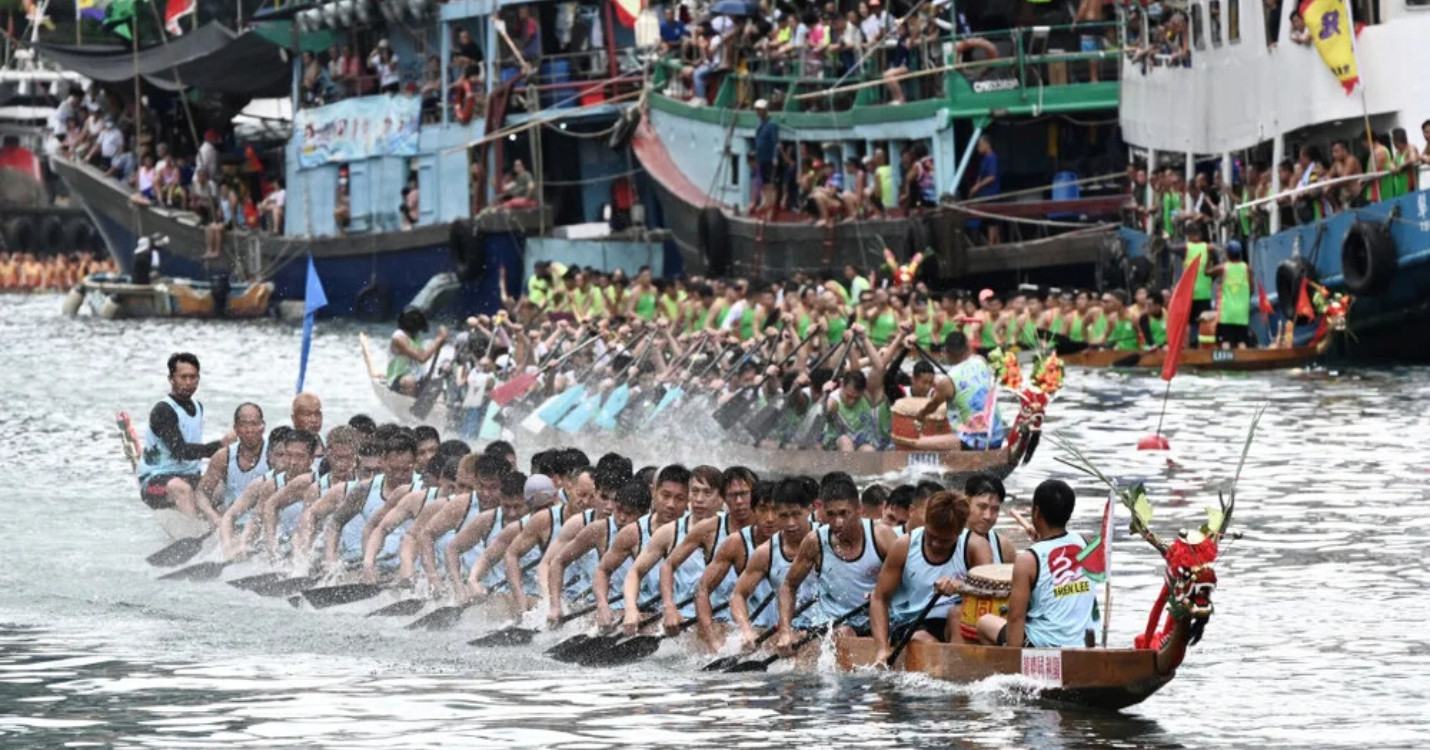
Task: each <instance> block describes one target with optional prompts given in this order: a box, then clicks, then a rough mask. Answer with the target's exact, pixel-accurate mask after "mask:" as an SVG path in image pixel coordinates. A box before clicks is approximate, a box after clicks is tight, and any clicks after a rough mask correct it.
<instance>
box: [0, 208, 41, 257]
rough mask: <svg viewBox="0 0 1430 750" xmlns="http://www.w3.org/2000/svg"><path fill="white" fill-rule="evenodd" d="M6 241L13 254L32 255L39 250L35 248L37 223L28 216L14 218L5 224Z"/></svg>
mask: <svg viewBox="0 0 1430 750" xmlns="http://www.w3.org/2000/svg"><path fill="white" fill-rule="evenodd" d="M5 240H6V241H7V242H9V244H10V251H11V252H15V253H32V252H34V251H35V250H37V249H39V248H37V247H35V243H36V234H35V222H33V221H31V220H30V217H28V216H12V217H10V218H9V219H8V220H7V221H6V222H5Z"/></svg>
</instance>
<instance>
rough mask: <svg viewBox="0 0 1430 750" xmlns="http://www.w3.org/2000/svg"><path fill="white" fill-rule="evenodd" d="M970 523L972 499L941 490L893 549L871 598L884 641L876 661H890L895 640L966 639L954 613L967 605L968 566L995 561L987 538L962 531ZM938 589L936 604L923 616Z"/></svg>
mask: <svg viewBox="0 0 1430 750" xmlns="http://www.w3.org/2000/svg"><path fill="white" fill-rule="evenodd" d="M967 521H968V498H967V497H965V496H964V495H963V494H962V493H957V492H939V493H938V494H936V495H934V496H933V497H932V498H931V499H930V500H929V501H928V507H927V508H925V510H924V525H923V526H921V527H919V528H917V529H914V530H913V532H912V533H910V534H908V535H907V536H902V537H899V539H898V541H896V542H894V546H893V547H892V548H890V549H889V555H888V557H886V558H884V565H883V567H882V568H881V569H880V571H879V582H878V583H877V584H875V586H874V593H873V595H872V596H870V597H869V624H870V629H871V630H872V633H873V636H874V640H875V642H877V643H878V644H879V652H878V655H877V656H875V657H874V660H875V661H876V662H885V661H887V660H888V658H889V651H890V647H889V642H890V640H896V641H901V640H903V639H904V638H905V637H912V639H913V640H917V641H927V642H934V641H952V642H956V643H957V642H962V640H963V639H962V637H961V636H960V635H959V634H958V620H957V618H950V617H949V613H950V612H957V611H958V607H959V606H960V605H961V604H962V598H961V596H960V592H961V591H962V584H963V579H964V577H966V576H967V575H968V571H969V569H970V568H971V567H974V566H977V565H986V564H987V563H988V562H990V561H991V559H992V552H991V551H990V550H989V548H988V541H987V540H986V539H984V538H983V537H980V536H970V535H968V534H964V533H963V530H964V524H965V523H967ZM935 592H937V597H938V598H937V599H936V600H935V601H934V604H933V608H932V609H929V610H928V613H927V615H926V616H925V617H923V619H920V615H921V614H922V613H923V612H924V607H925V605H926V604H927V603H928V602H929V599H930V598H931V597H933V596H934V593H935ZM891 625H892V628H891V627H890V626H891ZM910 630H912V631H913V633H912V636H910V634H909V631H910Z"/></svg>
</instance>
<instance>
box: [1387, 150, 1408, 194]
mask: <svg viewBox="0 0 1430 750" xmlns="http://www.w3.org/2000/svg"><path fill="white" fill-rule="evenodd" d="M1390 163H1391V165H1392V166H1394V167H1395V168H1396V169H1400V168H1401V167H1402V166H1404V165H1405V154H1402V153H1400V152H1399V151H1394V150H1392V151H1391V154H1390ZM1394 180H1395V188H1394V193H1393V195H1392V197H1396V198H1398V197H1400V196H1402V195H1409V194H1410V173H1409V172H1402V173H1400V174H1397V175H1395V176H1394Z"/></svg>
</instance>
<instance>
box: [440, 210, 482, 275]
mask: <svg viewBox="0 0 1430 750" xmlns="http://www.w3.org/2000/svg"><path fill="white" fill-rule="evenodd" d="M447 243H448V251H449V252H450V253H451V256H452V273H455V274H457V278H458V279H459V280H461V281H464V282H465V281H472V280H474V279H479V278H481V277H482V276H483V275H484V274H485V273H486V272H487V253H486V245H485V243H483V242H482V234H481V230H479V229H477V224H476V222H475V221H473V220H471V219H458V220H456V221H454V222H452V227H451V229H450V230H448V234H447Z"/></svg>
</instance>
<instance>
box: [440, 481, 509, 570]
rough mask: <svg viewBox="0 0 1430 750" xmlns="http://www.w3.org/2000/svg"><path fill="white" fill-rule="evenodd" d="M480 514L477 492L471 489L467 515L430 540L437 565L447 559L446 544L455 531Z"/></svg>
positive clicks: (448, 543)
mask: <svg viewBox="0 0 1430 750" xmlns="http://www.w3.org/2000/svg"><path fill="white" fill-rule="evenodd" d="M449 502H450V501H449ZM498 512H500V509H498ZM481 514H482V506H481V503H479V502H477V493H476V491H475V490H473V491H472V493H471V494H469V495H467V515H465V516H463V517H462V522H461V523H459V524H457V525H456V526H454V527H452V528H451V529H448V530H447V531H445V532H443V533H442V536H439V537H437V538H436V539H433V540H432V554H433V557H434V558H435V561H436V563H437V567H439V568H440V567H442V565H443V563H442V561H443V560H446V559H447V546H448V545H450V544H451V543H452V539H454V538H455V537H456V536H457V532H458V531H461V530H462V527H464V526H466V525H467V524H469V523H471V522H472V519H473V518H476V517H477V516H480V515H481ZM463 560H464V562H465V558H463Z"/></svg>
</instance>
